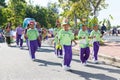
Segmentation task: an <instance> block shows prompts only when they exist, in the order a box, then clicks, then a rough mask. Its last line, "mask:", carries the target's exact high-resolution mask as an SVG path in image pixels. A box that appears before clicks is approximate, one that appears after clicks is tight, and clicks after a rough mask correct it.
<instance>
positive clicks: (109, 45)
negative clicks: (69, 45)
mask: <svg viewBox="0 0 120 80" xmlns="http://www.w3.org/2000/svg"><path fill="white" fill-rule="evenodd" d="M77 43H78V45H76V46H75V47H73V53H75V54H76V55H79V50H80V48H79V41H77ZM90 50H91V53H92V47H91V48H90ZM99 60H100V61H103V62H104V63H105V64H110V65H114V66H117V67H120V42H104V45H102V46H100V49H99Z"/></svg>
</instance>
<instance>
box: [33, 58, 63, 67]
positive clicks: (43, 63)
mask: <svg viewBox="0 0 120 80" xmlns="http://www.w3.org/2000/svg"><path fill="white" fill-rule="evenodd" d="M35 62H38V63H42V64H40V65H39V66H48V65H53V66H62V65H61V64H60V63H56V62H51V61H45V60H40V59H36V60H35Z"/></svg>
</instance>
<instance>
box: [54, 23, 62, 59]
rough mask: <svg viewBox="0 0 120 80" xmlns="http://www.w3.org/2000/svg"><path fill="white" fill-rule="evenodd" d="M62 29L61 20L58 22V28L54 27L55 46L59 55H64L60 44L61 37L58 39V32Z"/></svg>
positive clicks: (56, 53)
mask: <svg viewBox="0 0 120 80" xmlns="http://www.w3.org/2000/svg"><path fill="white" fill-rule="evenodd" d="M60 30H61V24H60V22H58V21H57V22H56V28H55V29H54V36H55V38H54V46H55V55H57V57H62V55H63V54H62V46H61V45H60V44H59V39H58V32H59V31H60Z"/></svg>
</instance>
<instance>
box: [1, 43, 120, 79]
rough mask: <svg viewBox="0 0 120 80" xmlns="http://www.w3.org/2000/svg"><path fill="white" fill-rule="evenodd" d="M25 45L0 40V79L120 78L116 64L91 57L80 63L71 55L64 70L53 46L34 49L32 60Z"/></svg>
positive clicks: (44, 45)
mask: <svg viewBox="0 0 120 80" xmlns="http://www.w3.org/2000/svg"><path fill="white" fill-rule="evenodd" d="M26 49H27V48H26V47H24V49H23V50H21V49H19V48H16V47H15V44H13V45H12V47H7V45H6V44H5V43H3V44H1V43H0V80H120V68H117V67H113V66H109V65H105V64H103V63H102V62H101V63H100V64H93V63H92V61H89V63H88V65H87V66H83V65H82V64H81V63H80V60H79V56H75V55H74V56H73V60H72V63H71V71H64V70H63V68H62V67H61V62H62V58H57V57H56V56H55V55H54V48H52V47H50V46H49V45H47V44H46V43H44V44H43V45H42V47H41V49H40V50H39V51H37V53H36V58H37V60H36V61H35V62H33V61H32V60H31V58H30V55H29V52H28V50H26Z"/></svg>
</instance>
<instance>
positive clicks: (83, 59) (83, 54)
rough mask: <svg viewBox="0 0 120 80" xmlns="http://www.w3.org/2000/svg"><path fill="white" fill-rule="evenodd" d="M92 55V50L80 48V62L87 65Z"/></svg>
mask: <svg viewBox="0 0 120 80" xmlns="http://www.w3.org/2000/svg"><path fill="white" fill-rule="evenodd" d="M89 55H90V48H89V47H86V48H80V60H81V62H82V63H85V62H86V61H87V60H88V58H89Z"/></svg>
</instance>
